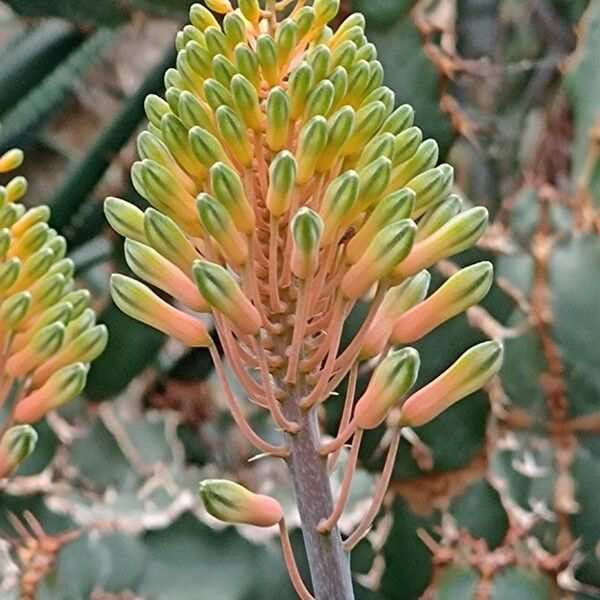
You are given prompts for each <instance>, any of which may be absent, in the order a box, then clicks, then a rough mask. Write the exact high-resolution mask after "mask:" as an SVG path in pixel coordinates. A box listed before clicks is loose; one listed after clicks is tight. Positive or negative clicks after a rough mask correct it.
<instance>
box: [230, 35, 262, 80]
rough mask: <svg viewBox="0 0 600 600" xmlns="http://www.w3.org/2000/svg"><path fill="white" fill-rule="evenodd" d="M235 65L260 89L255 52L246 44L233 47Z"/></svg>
mask: <svg viewBox="0 0 600 600" xmlns="http://www.w3.org/2000/svg"><path fill="white" fill-rule="evenodd" d="M234 62H235V66H236V67H237V70H238V72H239V73H241V74H242V75H243V76H244V77H245V78H246V79H247V80H248V81H249V82H250V83H251V84H252V85H253V86H254V87H255V88H256V89H257V90H260V72H259V66H258V59H257V58H256V54H254V52H252V50H250V48H249V47H248V46H246V44H238V45H237V46H236V47H235V58H234Z"/></svg>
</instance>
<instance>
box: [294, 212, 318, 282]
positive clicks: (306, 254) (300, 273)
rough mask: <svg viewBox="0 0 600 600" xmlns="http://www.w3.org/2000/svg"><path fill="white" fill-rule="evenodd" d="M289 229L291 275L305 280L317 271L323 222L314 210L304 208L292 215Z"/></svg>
mask: <svg viewBox="0 0 600 600" xmlns="http://www.w3.org/2000/svg"><path fill="white" fill-rule="evenodd" d="M290 227H291V232H292V240H293V246H292V257H291V261H292V273H293V274H294V275H295V276H296V277H298V278H299V279H306V278H307V277H310V276H312V275H314V274H315V272H316V270H317V266H318V255H319V244H320V242H321V236H322V235H323V220H322V219H321V217H320V216H319V215H318V214H317V213H316V212H315V211H314V210H311V209H310V208H307V207H305V206H304V207H302V208H301V209H300V210H299V211H298V212H297V213H296V214H295V215H294V217H293V219H292V222H291V224H290Z"/></svg>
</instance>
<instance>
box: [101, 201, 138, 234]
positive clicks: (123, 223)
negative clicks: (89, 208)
mask: <svg viewBox="0 0 600 600" xmlns="http://www.w3.org/2000/svg"><path fill="white" fill-rule="evenodd" d="M104 215H105V216H106V220H107V221H108V222H109V223H110V226H111V227H112V228H113V229H114V230H115V231H116V232H117V233H118V234H119V235H122V236H123V237H126V238H130V239H132V240H136V241H138V242H142V243H145V242H146V234H145V232H144V213H143V212H142V211H141V210H140V209H139V208H138V207H137V206H134V205H133V204H131V202H126V201H125V200H121V199H120V198H114V197H112V196H109V197H108V198H107V199H106V200H105V201H104Z"/></svg>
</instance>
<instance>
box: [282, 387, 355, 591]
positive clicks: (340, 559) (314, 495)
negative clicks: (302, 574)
mask: <svg viewBox="0 0 600 600" xmlns="http://www.w3.org/2000/svg"><path fill="white" fill-rule="evenodd" d="M304 388H305V386H304V385H303V382H302V381H300V382H299V385H298V386H296V387H294V388H293V389H292V390H291V394H290V396H289V397H288V399H287V400H286V401H285V402H284V403H283V411H284V413H285V415H286V417H287V418H288V419H291V420H294V421H296V422H297V423H299V424H300V426H301V428H300V431H299V433H298V434H296V435H290V436H287V437H288V443H289V447H290V456H289V457H288V459H287V462H288V466H289V468H290V471H291V474H292V479H293V481H294V490H295V493H296V501H297V504H298V511H299V513H300V519H301V521H302V534H303V537H304V545H305V548H306V554H307V556H308V563H309V566H310V573H311V579H312V583H313V590H314V595H315V597H316V599H317V600H354V592H353V591H352V575H351V572H350V559H349V555H348V554H347V553H346V552H345V551H344V549H343V546H342V540H341V537H340V532H339V530H338V528H337V527H334V528H333V529H332V530H331V531H330V532H329V533H326V534H322V533H319V531H317V525H318V524H319V522H320V521H321V520H322V519H326V518H327V517H328V516H329V515H330V514H331V512H332V510H333V499H332V495H331V485H330V481H329V475H328V472H327V460H326V459H325V458H323V457H322V456H320V454H319V446H320V434H319V424H318V421H317V413H316V410H315V409H312V410H310V411H305V410H302V409H301V408H300V407H299V406H298V404H297V403H298V401H299V400H300V398H302V397H303V396H304V395H305V389H304Z"/></svg>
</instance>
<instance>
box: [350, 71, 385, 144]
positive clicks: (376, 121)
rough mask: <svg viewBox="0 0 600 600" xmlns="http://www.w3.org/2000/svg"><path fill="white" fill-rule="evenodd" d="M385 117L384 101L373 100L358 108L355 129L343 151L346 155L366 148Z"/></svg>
mask: <svg viewBox="0 0 600 600" xmlns="http://www.w3.org/2000/svg"><path fill="white" fill-rule="evenodd" d="M348 88H349V89H352V83H349V84H348ZM384 118H385V105H384V104H383V102H379V101H375V102H371V103H370V104H367V105H366V106H363V107H361V108H360V109H359V110H357V111H356V120H355V125H354V131H353V132H352V135H351V136H350V139H349V140H348V141H347V142H346V144H344V149H343V152H342V153H343V154H344V155H351V154H356V153H357V152H358V151H359V150H361V149H362V148H364V146H365V144H367V142H368V141H369V140H370V139H371V137H372V136H373V134H374V133H375V132H376V131H377V130H378V129H379V127H381V124H382V122H383V119H384Z"/></svg>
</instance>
